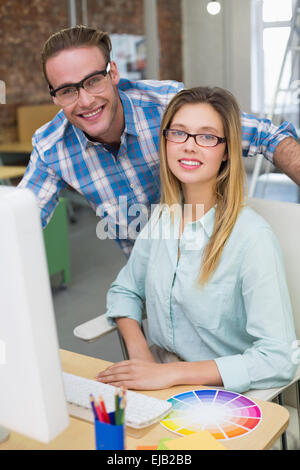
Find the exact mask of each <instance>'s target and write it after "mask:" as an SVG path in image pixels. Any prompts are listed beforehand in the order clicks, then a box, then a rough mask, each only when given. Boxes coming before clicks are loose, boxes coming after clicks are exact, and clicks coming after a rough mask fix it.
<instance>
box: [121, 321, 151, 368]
mask: <svg viewBox="0 0 300 470" xmlns="http://www.w3.org/2000/svg"><path fill="white" fill-rule="evenodd" d="M116 323H117V326H118V329H119V331H120V333H121V335H122V336H123V338H124V341H125V344H126V347H127V351H128V354H129V358H130V359H140V360H143V361H146V362H155V359H154V357H153V356H152V354H151V352H150V349H149V346H148V344H147V341H146V338H145V336H144V334H143V332H142V330H141V327H140V325H139V323H138V322H137V321H136V320H133V319H132V318H116Z"/></svg>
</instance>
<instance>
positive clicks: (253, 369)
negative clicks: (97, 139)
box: [97, 88, 296, 392]
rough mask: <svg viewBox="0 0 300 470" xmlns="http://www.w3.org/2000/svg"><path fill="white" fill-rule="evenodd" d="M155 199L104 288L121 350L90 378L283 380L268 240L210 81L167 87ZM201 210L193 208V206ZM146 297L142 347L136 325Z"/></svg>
mask: <svg viewBox="0 0 300 470" xmlns="http://www.w3.org/2000/svg"><path fill="white" fill-rule="evenodd" d="M160 155H161V162H160V165H161V189H162V195H161V204H160V205H159V207H158V208H157V210H156V211H155V212H154V213H153V216H152V217H151V219H150V221H149V222H148V224H147V225H146V227H145V228H144V229H143V231H142V232H141V234H140V235H139V237H138V238H137V240H136V243H135V246H134V249H133V251H132V254H131V256H130V259H129V260H128V263H127V264H126V266H125V267H124V268H123V269H122V270H121V272H120V273H119V275H118V277H117V279H116V281H115V282H114V283H113V284H112V286H111V288H110V290H109V292H108V310H107V317H108V318H109V319H110V320H111V321H116V323H117V325H118V328H119V330H120V331H121V333H122V335H123V337H124V340H125V342H126V346H127V349H128V352H129V356H130V360H129V361H122V362H120V363H117V364H114V365H112V366H111V367H109V368H107V369H106V370H105V371H103V372H101V373H99V374H98V376H97V377H98V380H100V381H102V382H105V383H110V384H113V385H116V386H122V385H123V386H125V387H127V388H131V389H161V388H166V387H170V386H172V385H177V384H199V385H214V386H224V387H225V388H226V389H230V390H234V391H237V392H244V391H246V390H248V389H250V388H271V387H278V386H281V385H284V384H286V383H288V382H289V381H290V380H291V379H292V378H293V376H294V374H295V370H296V365H295V364H293V363H292V360H291V356H292V348H291V346H292V342H293V341H294V340H295V332H294V326H293V318H292V312H291V305H290V300H289V294H288V289H287V285H286V280H285V274H284V266H283V260H282V255H281V252H280V248H279V246H278V242H277V240H276V238H275V236H274V234H273V233H272V230H271V228H270V226H269V225H268V224H267V223H266V222H265V221H264V220H263V219H262V218H261V217H260V216H259V215H258V214H256V213H255V212H254V211H253V210H251V209H250V208H248V207H246V206H245V204H244V170H243V164H242V156H241V155H242V147H241V125H240V112H239V108H238V105H237V103H236V101H235V99H234V97H233V96H232V95H231V94H230V93H229V92H227V91H226V90H223V89H220V88H212V89H210V88H194V89H190V90H183V91H181V92H180V93H178V94H177V95H176V96H175V97H174V98H173V99H172V101H171V102H170V103H169V105H168V107H167V109H166V111H165V113H164V116H163V119H162V123H161V140H160ZM201 210H202V211H201ZM144 303H145V305H146V310H147V317H148V327H149V335H150V339H151V341H152V342H153V343H154V344H153V346H152V347H151V348H149V347H148V345H147V343H146V340H145V338H144V336H143V334H142V332H141V329H140V323H141V318H142V312H143V306H144Z"/></svg>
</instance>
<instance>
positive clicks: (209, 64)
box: [182, 0, 251, 112]
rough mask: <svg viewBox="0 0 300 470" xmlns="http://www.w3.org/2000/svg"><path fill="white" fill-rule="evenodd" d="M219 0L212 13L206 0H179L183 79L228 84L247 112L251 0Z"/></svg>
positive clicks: (190, 82) (192, 83) (189, 82)
mask: <svg viewBox="0 0 300 470" xmlns="http://www.w3.org/2000/svg"><path fill="white" fill-rule="evenodd" d="M219 1H220V3H221V5H222V9H221V12H220V13H219V14H218V15H216V16H212V15H210V14H209V13H208V12H207V10H206V5H207V3H208V0H182V13H183V69H184V83H185V86H186V87H192V86H198V85H208V86H221V87H224V88H227V89H228V90H230V91H231V92H232V93H233V94H234V95H235V96H236V98H237V99H238V101H239V104H240V107H241V109H242V110H243V111H246V112H250V111H251V108H250V103H251V68H250V67H251V15H250V3H251V0H219Z"/></svg>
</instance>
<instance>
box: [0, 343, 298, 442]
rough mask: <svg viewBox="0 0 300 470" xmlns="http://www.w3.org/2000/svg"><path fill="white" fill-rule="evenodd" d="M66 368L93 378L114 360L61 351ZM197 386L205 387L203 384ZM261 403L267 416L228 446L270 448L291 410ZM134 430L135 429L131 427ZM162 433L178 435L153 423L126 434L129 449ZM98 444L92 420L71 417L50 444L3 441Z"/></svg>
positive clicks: (165, 394)
mask: <svg viewBox="0 0 300 470" xmlns="http://www.w3.org/2000/svg"><path fill="white" fill-rule="evenodd" d="M61 360H62V367H63V370H64V371H66V372H69V373H73V374H77V375H80V376H83V377H87V378H90V379H93V378H94V377H95V375H96V373H97V372H98V371H99V370H101V369H104V368H106V367H107V366H108V365H109V364H110V363H109V362H107V361H102V360H100V359H95V358H92V357H88V356H83V355H80V354H76V353H72V352H69V351H63V350H62V351H61ZM197 388H204V387H199V386H197ZM193 389H195V386H176V387H172V388H169V389H164V390H152V391H149V392H148V391H147V392H145V394H147V395H151V396H155V397H157V398H163V399H167V398H169V397H170V396H172V395H175V394H177V393H180V392H183V391H186V390H193ZM255 401H256V402H257V404H258V405H259V406H260V407H261V410H262V415H263V419H262V422H261V423H260V425H259V426H258V427H257V429H255V430H254V431H252V432H251V433H249V434H247V435H246V436H242V437H239V438H235V439H231V440H229V441H228V442H226V441H222V444H224V445H225V446H226V447H227V448H228V449H267V448H269V447H271V446H272V444H273V443H274V442H275V441H276V440H277V439H278V437H279V436H280V435H281V433H282V432H283V431H284V430H285V429H286V427H287V425H288V421H289V413H288V411H287V410H286V409H285V408H283V407H282V406H279V405H277V404H275V403H270V402H263V401H260V400H255ZM130 434H131V431H130ZM162 437H170V439H174V438H175V437H176V435H175V434H174V433H172V432H170V431H168V430H166V429H164V428H163V426H161V425H160V424H159V423H157V424H155V425H152V426H151V427H149V428H147V429H146V430H142V431H137V435H136V436H133V435H128V433H127V436H126V449H128V450H132V449H136V447H137V446H138V445H147V444H148V445H153V444H156V443H157V444H158V442H159V440H160V439H161V438H162ZM94 448H95V445H94V426H93V424H92V423H88V422H86V421H81V420H79V419H75V418H70V426H69V427H68V429H67V430H66V431H64V432H63V433H62V434H60V435H59V436H58V437H57V438H56V439H54V440H53V441H52V442H51V443H50V444H48V445H45V444H41V443H39V442H37V441H34V440H32V439H28V438H27V437H24V436H22V435H20V434H17V433H14V432H11V434H10V438H9V440H8V441H6V442H4V443H2V444H0V450H11V449H58V450H61V449H66V450H72V449H74V450H76V449H78V450H81V449H87V450H92V449H94Z"/></svg>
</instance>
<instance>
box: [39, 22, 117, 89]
mask: <svg viewBox="0 0 300 470" xmlns="http://www.w3.org/2000/svg"><path fill="white" fill-rule="evenodd" d="M81 46H97V47H99V49H100V50H101V52H102V53H103V55H104V59H105V61H106V63H107V62H110V53H111V40H110V37H109V35H108V33H105V32H104V31H100V30H98V29H94V28H88V27H87V26H74V27H72V28H66V29H62V30H61V31H58V32H57V33H54V34H52V36H50V38H49V39H48V40H47V41H46V42H45V44H44V47H43V50H42V65H43V72H44V75H45V78H46V80H47V82H48V84H49V85H50V83H49V80H48V77H47V73H46V62H47V60H48V59H50V57H53V56H55V55H56V54H58V53H59V52H61V51H63V50H65V49H71V48H74V47H81Z"/></svg>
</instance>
